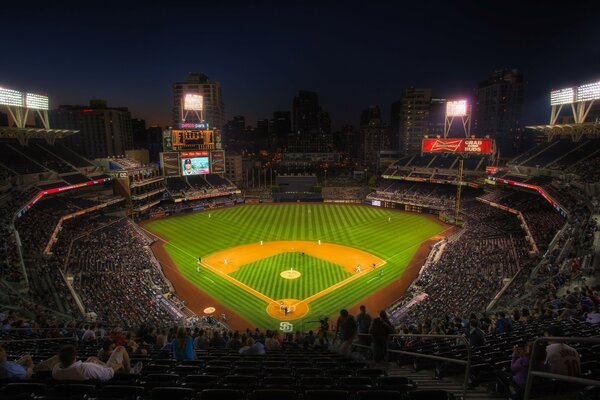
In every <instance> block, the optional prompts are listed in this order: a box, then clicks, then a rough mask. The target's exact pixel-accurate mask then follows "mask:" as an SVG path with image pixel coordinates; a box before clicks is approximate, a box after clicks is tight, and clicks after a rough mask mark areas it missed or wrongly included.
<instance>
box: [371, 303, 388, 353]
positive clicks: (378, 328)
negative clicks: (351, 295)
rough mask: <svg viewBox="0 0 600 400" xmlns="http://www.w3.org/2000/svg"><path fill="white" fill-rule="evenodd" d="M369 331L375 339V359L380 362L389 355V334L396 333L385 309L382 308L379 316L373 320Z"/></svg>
mask: <svg viewBox="0 0 600 400" xmlns="http://www.w3.org/2000/svg"><path fill="white" fill-rule="evenodd" d="M369 332H370V333H371V336H372V339H373V361H375V363H380V362H382V361H383V360H384V359H385V356H386V355H387V345H388V338H389V335H391V334H393V333H394V326H393V325H392V323H391V321H390V319H389V317H388V315H387V313H386V312H385V310H381V311H380V312H379V317H378V318H375V319H374V320H373V323H372V324H371V327H370V329H369Z"/></svg>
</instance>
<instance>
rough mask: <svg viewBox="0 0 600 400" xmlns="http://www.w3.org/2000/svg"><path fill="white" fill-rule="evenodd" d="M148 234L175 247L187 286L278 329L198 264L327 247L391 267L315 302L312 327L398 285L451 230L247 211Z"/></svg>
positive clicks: (362, 214)
mask: <svg viewBox="0 0 600 400" xmlns="http://www.w3.org/2000/svg"><path fill="white" fill-rule="evenodd" d="M388 218H391V220H390V221H388ZM146 228H147V229H149V230H150V231H152V232H154V233H156V234H157V235H159V236H160V237H162V238H163V239H165V240H166V241H167V242H168V243H167V245H166V246H165V249H166V251H167V252H168V254H169V255H170V256H171V258H172V259H173V261H174V262H175V264H176V265H177V266H178V268H179V270H180V271H181V273H182V275H183V276H184V277H185V278H186V279H188V280H189V281H191V282H193V283H194V284H196V285H197V286H198V287H200V288H201V289H202V290H203V291H205V292H206V293H207V294H209V295H210V296H213V297H214V298H216V299H218V300H219V301H221V302H222V303H223V304H224V305H226V306H227V307H229V308H231V309H232V310H234V311H236V312H238V313H239V314H240V315H242V316H243V317H244V318H246V319H247V320H248V321H249V322H251V323H253V324H255V326H257V327H261V328H271V329H272V328H277V327H278V325H279V321H277V320H275V319H273V318H271V317H270V316H269V315H267V313H266V312H265V308H266V304H265V302H264V301H262V300H260V299H258V298H257V297H255V296H253V295H251V294H250V293H248V292H246V291H244V290H243V289H241V288H239V287H237V286H235V285H234V284H232V283H230V282H228V281H227V280H225V279H223V278H222V277H220V276H218V275H217V274H215V273H213V272H211V271H209V270H207V269H204V270H203V271H202V274H198V273H197V272H196V262H197V260H198V256H203V257H206V256H208V255H210V254H213V253H216V252H219V251H221V250H224V249H227V248H230V247H236V246H239V245H243V244H250V243H257V242H258V241H260V240H264V241H273V240H311V241H316V240H321V241H323V242H330V243H336V244H341V245H345V246H351V247H355V248H358V249H361V250H364V251H367V252H370V253H372V254H374V255H376V256H377V257H379V258H381V259H383V260H385V261H386V262H387V264H386V265H385V267H384V268H385V274H384V275H383V276H381V277H379V276H376V277H372V275H365V278H361V279H357V280H354V281H352V282H350V283H348V284H347V285H345V286H343V287H341V288H340V289H337V290H335V291H334V292H332V293H331V294H328V295H326V296H324V297H322V298H319V299H318V300H316V301H314V302H311V303H310V305H309V306H310V312H309V314H308V315H307V316H306V317H305V319H306V320H314V319H315V318H318V317H320V316H330V315H333V314H335V313H336V312H338V311H339V310H340V309H341V308H345V307H350V306H352V305H354V304H356V303H357V302H359V301H361V299H363V298H365V297H366V296H368V295H369V294H371V293H373V292H375V291H377V290H378V289H381V288H383V287H384V286H386V285H387V284H389V283H391V282H393V281H395V280H396V279H398V278H399V277H400V276H401V274H402V272H403V271H404V269H405V268H406V266H407V265H408V263H409V261H410V260H411V258H412V257H413V255H414V254H415V252H416V251H417V249H418V247H419V245H420V244H421V243H422V242H423V241H425V240H427V239H429V238H430V237H432V236H434V235H436V234H438V233H440V232H441V231H442V230H443V229H444V228H443V227H442V226H441V225H439V224H437V223H435V222H434V221H432V220H431V219H429V218H427V217H425V216H423V215H419V214H412V213H404V212H395V211H391V210H387V209H381V208H375V207H367V206H357V205H338V204H273V205H243V206H236V207H232V208H225V209H219V210H212V211H205V212H201V213H196V214H188V215H184V216H178V217H173V218H166V219H161V220H156V221H151V222H150V223H148V224H147V225H146ZM340 256H341V257H343V254H341V255H340Z"/></svg>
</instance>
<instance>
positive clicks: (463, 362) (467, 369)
mask: <svg viewBox="0 0 600 400" xmlns="http://www.w3.org/2000/svg"><path fill="white" fill-rule="evenodd" d="M357 336H368V337H371V335H370V334H359V335H357ZM388 337H390V338H393V337H408V338H411V337H421V338H428V339H456V340H460V341H462V342H463V343H464V344H465V348H466V349H467V359H466V360H460V359H457V358H449V357H442V356H435V355H432V354H422V353H416V352H413V351H406V350H394V349H388V353H396V354H404V355H409V356H413V357H417V358H428V359H431V360H436V361H444V362H448V363H454V364H459V365H464V366H465V379H464V381H463V399H466V398H467V389H468V387H469V372H470V371H471V358H472V350H471V345H470V344H469V341H468V340H467V338H466V337H464V336H462V335H425V334H411V333H398V334H393V335H389V336H388ZM353 346H356V347H363V348H370V347H371V346H366V345H363V344H360V343H356V342H355V343H353Z"/></svg>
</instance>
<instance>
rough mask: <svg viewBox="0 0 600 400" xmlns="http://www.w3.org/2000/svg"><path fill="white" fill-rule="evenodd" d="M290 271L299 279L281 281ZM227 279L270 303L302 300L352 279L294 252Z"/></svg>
mask: <svg viewBox="0 0 600 400" xmlns="http://www.w3.org/2000/svg"><path fill="white" fill-rule="evenodd" d="M290 268H294V270H296V271H298V272H300V273H301V275H300V277H299V278H297V279H282V278H281V276H280V274H281V272H283V271H287V270H289V269H290ZM230 275H231V276H232V277H234V278H235V279H237V280H238V281H240V282H242V283H244V284H246V285H248V286H250V287H251V288H253V289H256V290H257V291H259V292H261V293H262V294H264V295H266V296H268V297H270V298H272V299H273V300H279V299H296V300H303V299H306V298H307V297H310V296H312V295H313V294H315V293H318V292H320V291H322V290H325V289H327V288H328V287H330V286H333V285H335V284H336V283H338V282H341V281H343V280H344V279H346V278H349V277H350V276H351V274H350V273H348V272H346V271H344V267H342V266H341V265H336V264H333V263H330V262H327V261H325V260H322V259H319V258H315V257H311V256H309V255H308V254H307V255H302V254H301V253H293V252H286V253H281V254H277V255H275V256H273V257H268V258H265V259H262V260H258V261H255V262H253V263H250V264H246V265H244V266H243V267H241V268H240V269H239V270H237V271H235V272H233V273H231V274H230Z"/></svg>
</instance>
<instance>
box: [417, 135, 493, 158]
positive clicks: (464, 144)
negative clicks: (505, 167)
mask: <svg viewBox="0 0 600 400" xmlns="http://www.w3.org/2000/svg"><path fill="white" fill-rule="evenodd" d="M421 151H422V152H423V153H457V154H461V153H462V154H492V152H493V140H492V139H448V138H445V139H444V138H434V139H429V138H427V139H423V143H422V146H421Z"/></svg>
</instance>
